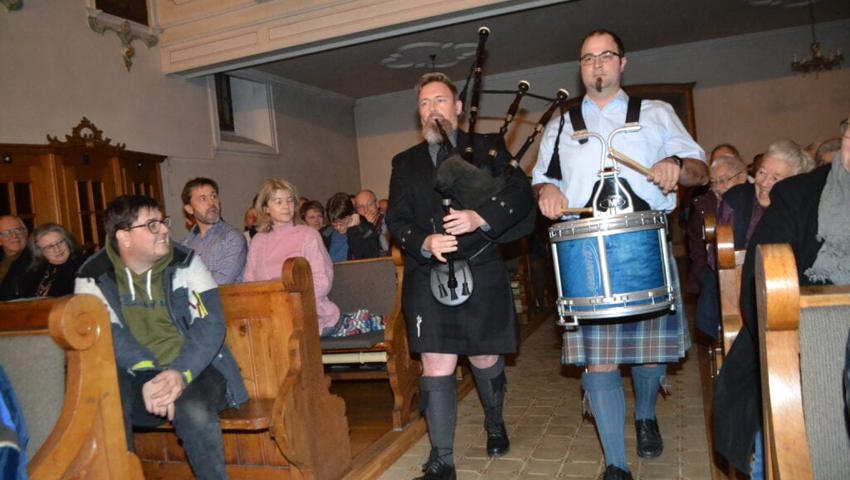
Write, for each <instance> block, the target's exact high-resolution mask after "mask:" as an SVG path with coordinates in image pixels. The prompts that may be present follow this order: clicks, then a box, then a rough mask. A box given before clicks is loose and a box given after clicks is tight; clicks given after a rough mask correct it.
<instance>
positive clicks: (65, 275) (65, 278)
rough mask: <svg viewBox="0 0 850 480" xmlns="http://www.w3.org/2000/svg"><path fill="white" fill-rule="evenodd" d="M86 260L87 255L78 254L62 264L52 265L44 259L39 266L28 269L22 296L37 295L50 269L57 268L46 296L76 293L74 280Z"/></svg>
mask: <svg viewBox="0 0 850 480" xmlns="http://www.w3.org/2000/svg"><path fill="white" fill-rule="evenodd" d="M85 260H86V256H85V255H76V256H73V257H71V258H69V259H68V261H67V262H65V263H63V264H62V265H58V266H57V265H51V264H50V263H48V262H47V261H43V262H42V264H41V265H39V266H38V267H36V268H34V269H30V270H27V272H26V275H25V276H24V280H23V283H22V287H21V297H22V298H29V297H35V296H36V293H37V291H38V286H39V285H40V284H41V280H42V279H43V278H44V276H45V275H46V274H47V273H48V270H55V272H53V275H54V278H53V283H52V284H51V285H50V289H49V290H48V291H47V295H45V296H46V297H61V296H63V295H70V294H72V293H74V280H75V278H76V274H77V270H78V269H79V268H80V265H82V264H83V262H84V261H85Z"/></svg>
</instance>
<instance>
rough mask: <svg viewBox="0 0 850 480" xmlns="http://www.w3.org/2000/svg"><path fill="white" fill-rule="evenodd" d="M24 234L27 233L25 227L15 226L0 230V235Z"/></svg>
mask: <svg viewBox="0 0 850 480" xmlns="http://www.w3.org/2000/svg"><path fill="white" fill-rule="evenodd" d="M26 234H27V227H15V228H10V229H8V230H3V231H2V232H0V237H3V238H6V237H11V236H12V235H26Z"/></svg>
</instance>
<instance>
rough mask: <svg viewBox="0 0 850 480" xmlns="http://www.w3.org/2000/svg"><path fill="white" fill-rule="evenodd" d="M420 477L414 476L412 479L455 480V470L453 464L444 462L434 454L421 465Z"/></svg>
mask: <svg viewBox="0 0 850 480" xmlns="http://www.w3.org/2000/svg"><path fill="white" fill-rule="evenodd" d="M422 473H424V474H425V475H422V476H421V477H416V478H414V479H413V480H457V472H455V467H454V465H448V464H446V463H444V462H443V461H442V460H440V458H435V457H434V456H432V457H431V459H430V460H428V463H426V464H425V465H423V466H422Z"/></svg>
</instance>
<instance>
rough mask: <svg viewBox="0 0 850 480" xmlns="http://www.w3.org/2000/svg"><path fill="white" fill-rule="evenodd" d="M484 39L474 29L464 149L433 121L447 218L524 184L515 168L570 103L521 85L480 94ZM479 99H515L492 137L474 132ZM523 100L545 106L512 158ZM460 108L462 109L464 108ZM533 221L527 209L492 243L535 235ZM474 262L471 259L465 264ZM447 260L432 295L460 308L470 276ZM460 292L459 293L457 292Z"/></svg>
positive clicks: (434, 272) (561, 95) (436, 273)
mask: <svg viewBox="0 0 850 480" xmlns="http://www.w3.org/2000/svg"><path fill="white" fill-rule="evenodd" d="M489 35H490V29H489V28H487V27H481V28H479V29H478V45H477V48H476V52H475V61H474V63H473V65H472V68H471V69H470V76H471V77H472V95H471V100H470V104H469V105H468V108H465V110H467V111H468V112H469V121H468V123H467V135H466V142H465V144H464V145H462V146H461V145H457V146H453V145H452V143H451V141H450V139H449V136H448V134H447V132H446V131H445V129H444V128H443V126H442V125H441V124H440V122H439V120H435V123H436V126H437V129H438V130H439V131H440V134H441V136H442V138H443V142H442V143H443V144H442V146H441V148H442V149H445V151H446V152H448V157H447V158H446V159H445V160H443V161H442V162H441V163H440V164H439V165H438V167H437V171H436V175H435V181H434V188H435V189H436V190H437V191H438V192H439V193H440V195H441V196H442V198H443V201H442V206H443V210H444V212H445V213H446V214H448V213H449V210H450V209H451V208H454V209H456V210H463V209H470V210H475V209H477V208H478V207H480V206H482V205H483V204H484V203H485V202H487V201H490V200H491V198H493V197H494V196H496V195H498V194H499V192H501V191H502V189H503V188H504V187H505V184H506V182H507V181H509V180H511V179H513V178H516V179H521V181H523V182H528V181H529V179H528V177H527V176H526V174H525V172H524V171H523V170H522V169H521V168H520V161H521V160H522V158H523V156H524V155H525V154H526V153H527V151H528V149H529V148H530V147H531V145H532V144H533V143H534V140H535V139H536V137H537V135H539V134H540V132H542V131H543V129H544V128H545V127H546V124H547V123H549V120H551V118H552V115H553V114H554V113H555V111H556V110H559V111H560V113H561V114H563V113H564V105H565V103H566V100H567V98H568V97H569V93H568V92H567V90H565V89H560V90H558V92H557V93H556V95H555V98H554V99H551V98H547V97H542V96H539V95H535V94H533V93H531V92H529V89H530V84H529V83H528V82H527V81H525V80H522V81H520V82H519V83H518V84H517V88H516V90H515V91H498V90H491V91H485V90H482V88H481V74H482V71H483V61H484V54H485V44H486V42H487V38H488V37H489ZM469 81H470V78H467V82H466V86H464V88H463V90H462V92H461V94H460V95H459V98H460V100H461V102H462V103H464V104H466V94H467V87H468V86H469ZM482 93H492V94H513V95H514V98H513V101H512V102H511V104H510V106H509V107H508V111H507V113H506V114H505V116H504V119H503V121H502V125H501V127H500V128H499V131H498V133H497V134H495V135H492V134H488V135H479V134H478V133H477V132H476V131H475V126H476V123H477V121H478V113H479V105H480V100H481V94H482ZM526 96H530V97H535V98H538V99H542V100H546V101H549V102H550V104H549V106H548V108H547V109H546V111H545V112H544V113H543V115H542V116H541V117H540V119H539V120H538V122H537V124H536V125H535V127H534V130H532V132H531V133H530V134H529V135H528V137H527V138H526V139H525V142H523V144H522V146H521V147H520V148H519V150H517V152H516V153H515V154H511V153H510V152H509V151H508V148H507V146H506V145H505V134H506V133H507V131H508V128H509V126H510V124H511V123H512V122H513V120H514V119H515V118H516V115H517V112H518V111H519V105H520V102H521V101H522V99H523V98H524V97H526ZM464 106H465V107H467V105H464ZM458 143H460V142H458ZM482 145H483V147H484V149H486V155H482V154H481V152H475V147H476V146H478V147H479V148H480V147H481V146H482ZM476 153H478V155H476ZM500 153H501V154H505V153H507V155H508V156H509V160H508V161H507V163H506V165H505V166H504V168H501V169H499V168H497V167H495V166H496V165H497V162H498V157H499V156H500ZM476 157H478V158H480V157H483V158H484V159H483V161H480V162H478V161H476ZM536 215H537V208H536V207H533V208H530V209H529V212H528V213H527V214H526V215H525V216H524V217H523V218H522V220H521V221H519V222H518V223H517V224H515V225H513V226H512V227H510V228H509V229H508V230H507V231H505V232H504V233H503V234H502V235H500V236H499V238H498V240H497V241H498V242H499V243H507V242H511V241H513V240H516V239H519V238H522V237H524V236H526V235H528V234H530V233H531V232H532V230H533V229H534V224H535V218H536ZM474 256H475V255H473V256H472V257H470V259H471V258H473V257H474ZM446 258H447V262H446V264H434V265H432V269H431V288H432V293H433V295H434V297H435V298H436V299H437V301H439V302H440V303H442V304H444V305H449V306H454V305H460V304H461V303H463V302H465V301H466V300H467V299H468V298H469V296H470V295H471V294H472V273H471V271H470V269H469V265H468V262H467V261H466V260H461V259H455V258H454V256H453V255H451V254H450V255H447V256H446ZM459 287H460V292H458V288H459Z"/></svg>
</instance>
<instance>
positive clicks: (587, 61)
mask: <svg viewBox="0 0 850 480" xmlns="http://www.w3.org/2000/svg"><path fill="white" fill-rule="evenodd" d="M622 56H623V55H621V54H619V53H617V52H612V51H611V50H605V51H604V52H602V53H597V54H593V53H585V54H584V55H582V56H581V64H582V65H591V64H593V63H595V62H596V59H597V58H598V59H599V60H600V61H601V62H602V63H603V64H606V63H610V62H611V61H612V60H614V59H615V58H620V57H622Z"/></svg>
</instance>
